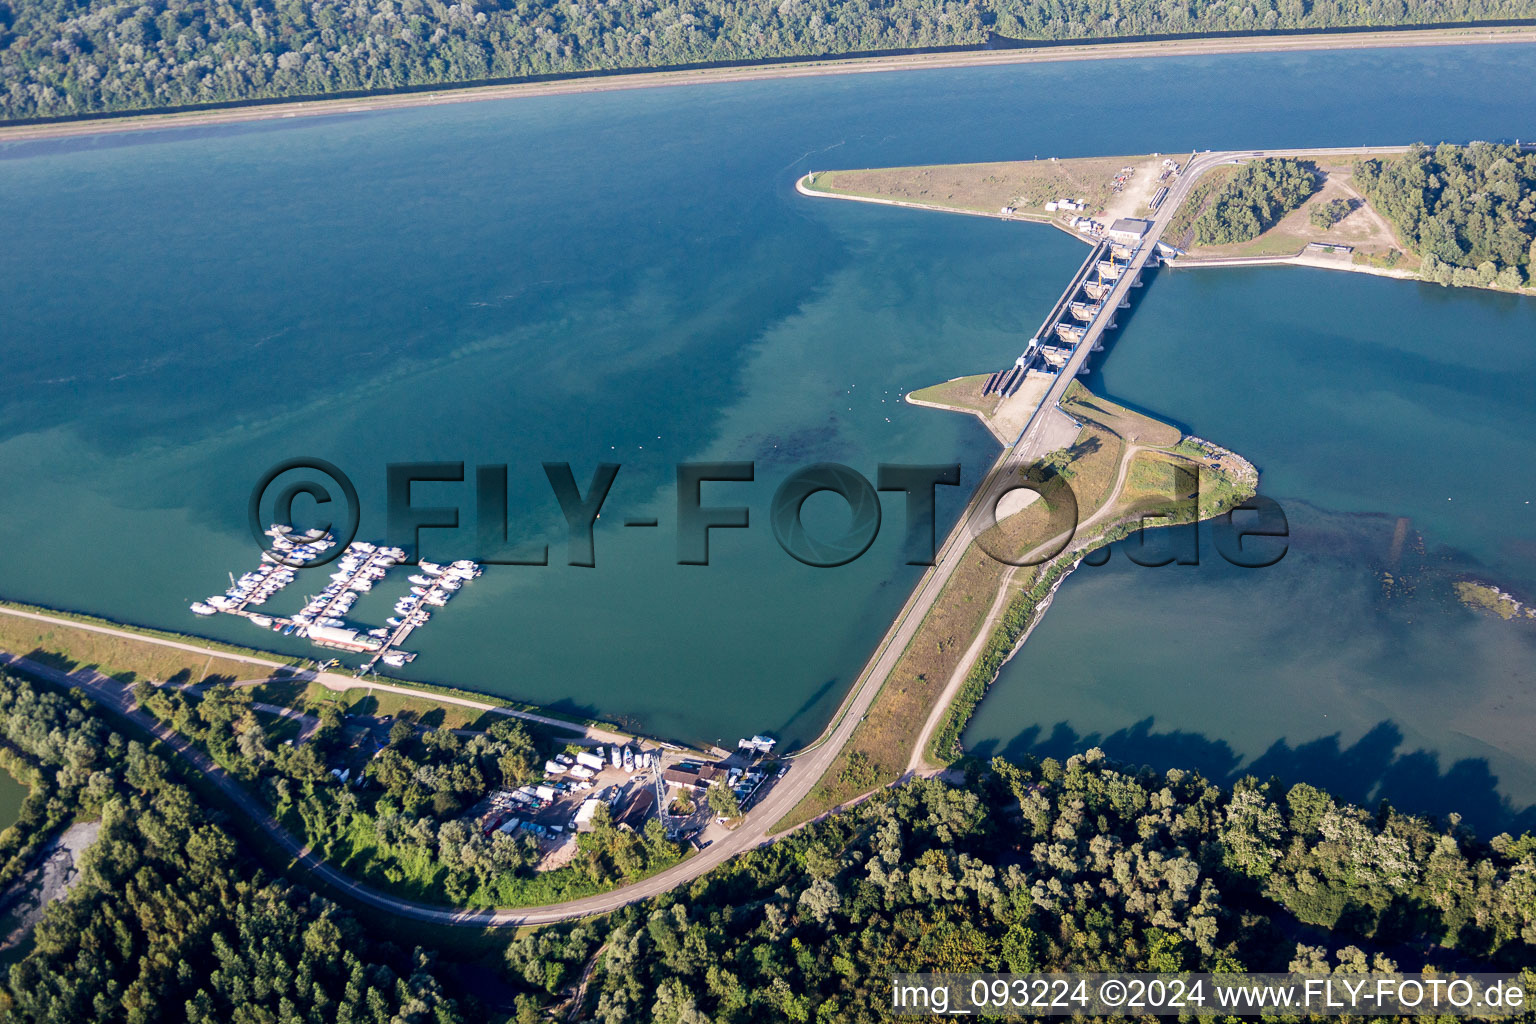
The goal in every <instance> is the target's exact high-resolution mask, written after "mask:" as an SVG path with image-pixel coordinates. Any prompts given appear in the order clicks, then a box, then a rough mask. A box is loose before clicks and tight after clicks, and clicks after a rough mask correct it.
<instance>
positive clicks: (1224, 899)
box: [0, 679, 1536, 1024]
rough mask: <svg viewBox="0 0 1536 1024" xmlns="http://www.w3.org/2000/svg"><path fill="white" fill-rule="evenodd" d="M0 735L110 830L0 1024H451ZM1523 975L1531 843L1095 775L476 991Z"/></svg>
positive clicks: (583, 994) (744, 995)
mask: <svg viewBox="0 0 1536 1024" xmlns="http://www.w3.org/2000/svg"><path fill="white" fill-rule="evenodd" d="M199 714H200V712H199ZM210 717H214V718H216V719H220V718H222V719H223V720H227V721H240V720H242V719H243V718H244V714H243V713H242V714H241V715H239V716H228V715H226V714H225V713H224V712H222V711H220V712H218V713H217V714H214V715H211V716H210ZM18 723H19V724H20V728H17V725H18ZM246 724H247V727H249V725H250V722H249V720H247V723H246ZM0 729H3V730H4V732H5V735H6V736H7V737H8V738H11V737H16V736H19V737H21V741H20V742H17V741H16V740H15V739H11V740H10V741H11V742H12V743H13V744H14V745H15V746H16V747H17V748H18V749H22V750H25V751H26V752H27V753H28V755H29V756H31V757H33V758H35V759H36V761H37V763H38V764H40V765H44V766H46V767H48V768H49V769H51V770H53V771H55V772H57V773H60V774H65V773H67V774H69V776H70V778H71V779H72V780H74V791H75V792H76V793H77V794H79V796H80V801H81V804H80V806H81V810H82V812H83V813H88V814H91V813H94V814H99V815H100V817H101V819H102V821H103V822H104V828H103V839H102V841H101V842H100V843H99V845H98V846H97V847H96V848H95V850H94V851H93V852H92V853H91V854H89V855H88V861H87V866H86V880H85V883H84V884H83V885H82V886H81V887H80V888H79V889H77V890H76V891H75V892H74V893H72V894H71V895H70V896H68V897H67V898H66V899H65V900H63V901H62V902H61V903H59V904H56V905H55V906H54V908H53V909H51V910H50V912H49V914H48V916H47V919H46V920H45V922H44V924H43V925H41V926H40V929H39V932H38V942H37V947H36V949H35V950H34V951H33V952H31V953H30V954H29V955H28V956H27V958H26V959H25V960H24V961H23V962H22V963H20V964H19V965H18V966H16V967H15V968H14V970H13V971H12V974H11V978H10V982H9V985H8V986H7V988H6V990H5V992H4V994H3V995H0V999H8V1000H12V1001H13V1002H12V1003H11V1004H10V1005H9V1006H8V1009H9V1016H7V1017H6V1019H8V1020H9V1019H16V1020H22V1021H32V1020H37V1021H44V1020H46V1021H61V1022H62V1021H75V1020H124V1021H158V1020H178V1021H179V1020H190V1021H194V1022H196V1024H204V1022H213V1021H242V1022H243V1021H253V1022H254V1021H263V1022H265V1021H274V1022H276V1021H282V1022H287V1021H301V1020H316V1021H318V1020H326V1021H338V1022H351V1021H380V1022H382V1021H402V1022H412V1024H414V1022H428V1021H434V1022H444V1024H447V1022H452V1021H455V1020H458V1019H461V1018H460V1011H459V1010H457V1009H456V1002H455V1001H454V1000H453V998H452V997H453V996H455V995H456V993H454V992H452V991H449V990H448V989H447V988H446V986H445V983H444V982H443V981H442V980H441V979H440V978H439V977H438V974H437V972H436V970H435V968H434V964H433V959H432V956H431V954H430V953H426V952H422V951H419V950H418V951H416V952H414V953H412V954H410V955H408V956H407V955H403V954H402V953H400V952H399V951H397V950H394V949H392V948H389V947H387V946H381V945H378V944H376V943H374V942H372V941H371V940H370V938H369V937H368V936H366V935H364V934H363V933H362V932H361V931H360V930H359V929H358V928H357V926H356V925H355V923H353V922H352V921H351V920H350V919H349V918H348V917H347V916H346V915H344V914H342V913H339V912H338V911H337V910H336V909H335V908H334V907H332V906H331V905H329V904H327V903H325V902H324V901H322V900H319V899H316V898H314V897H311V896H307V895H305V894H303V893H302V892H301V891H300V890H297V889H294V888H290V887H288V886H287V885H285V884H283V883H281V882H275V881H270V880H267V879H265V878H264V877H263V876H262V875H261V874H260V872H259V871H257V870H256V869H255V868H254V867H253V866H251V865H250V864H249V863H248V862H247V861H246V860H245V859H243V858H242V857H241V856H240V855H239V854H238V853H237V852H236V850H235V848H234V844H233V843H232V841H231V840H230V839H229V837H228V836H227V835H226V834H225V833H224V832H223V831H222V830H221V829H220V828H219V827H218V826H217V824H216V823H214V822H213V821H212V820H211V819H210V818H209V816H208V815H207V813H206V812H205V811H204V810H202V809H201V808H200V807H199V806H198V805H197V803H196V800H195V798H194V796H193V794H192V792H191V791H190V790H188V789H186V788H185V787H183V786H182V785H180V784H178V783H177V782H176V781H174V778H173V777H172V776H170V775H169V773H168V770H167V766H166V765H165V764H164V763H162V762H161V761H159V760H158V759H157V758H156V757H155V756H154V755H153V754H151V753H150V752H148V751H147V750H145V749H144V748H142V747H141V746H139V745H138V744H136V743H127V742H124V740H123V739H122V738H121V737H120V736H118V735H116V734H114V733H112V732H111V731H110V730H108V729H107V728H106V727H105V725H104V724H103V723H102V722H101V721H100V720H99V719H97V718H96V717H95V716H94V715H93V714H91V713H90V711H89V708H88V707H87V706H86V705H85V702H84V700H83V698H80V697H77V696H73V695H59V694H56V693H52V692H50V691H45V690H41V689H38V688H34V687H32V686H31V685H29V684H26V683H21V682H17V681H15V680H10V679H0ZM238 746H239V741H238V740H236V741H235V746H234V747H232V748H226V752H227V750H229V749H234V750H238ZM300 749H302V748H300ZM417 753H418V754H419V753H420V752H419V751H418V752H417ZM1533 956H1536V838H1533V837H1531V836H1528V835H1527V836H1523V837H1520V838H1514V837H1511V836H1508V835H1501V836H1497V837H1494V838H1493V839H1492V840H1490V841H1487V842H1482V841H1479V840H1478V839H1476V838H1475V837H1473V836H1472V835H1470V834H1469V833H1468V832H1467V831H1466V830H1465V829H1462V828H1460V827H1459V825H1458V823H1457V819H1456V818H1455V816H1454V815H1453V816H1451V818H1450V821H1449V824H1448V825H1446V824H1440V823H1435V822H1431V821H1427V820H1425V819H1422V818H1417V817H1412V816H1407V815H1402V814H1399V813H1397V812H1396V811H1394V810H1392V809H1391V808H1390V807H1388V806H1386V805H1383V806H1381V807H1380V808H1378V809H1377V810H1374V811H1370V810H1365V809H1362V808H1359V807H1355V806H1351V805H1348V804H1342V803H1339V802H1338V801H1335V800H1334V799H1332V798H1331V797H1330V796H1329V795H1328V794H1327V793H1325V792H1322V791H1320V790H1318V789H1315V788H1313V787H1311V786H1307V785H1297V786H1292V787H1289V788H1287V787H1285V786H1283V785H1281V784H1279V783H1277V782H1275V781H1270V782H1267V783H1261V782H1259V781H1257V780H1253V779H1248V780H1244V781H1243V782H1241V783H1239V784H1238V785H1237V786H1236V787H1234V788H1233V789H1223V788H1221V787H1218V786H1214V785H1212V784H1210V783H1209V782H1207V781H1205V780H1204V779H1203V778H1201V777H1200V776H1199V775H1198V774H1195V773H1190V772H1182V771H1177V770H1173V771H1167V772H1154V771H1152V770H1150V769H1146V768H1142V769H1132V768H1128V767H1126V766H1122V765H1117V764H1115V763H1113V762H1111V761H1110V760H1108V759H1107V758H1105V757H1104V756H1103V754H1102V753H1101V752H1099V751H1097V750H1092V751H1089V752H1087V753H1086V754H1083V755H1078V756H1075V757H1073V758H1071V759H1069V760H1068V761H1067V762H1066V763H1065V764H1061V763H1058V762H1056V761H1054V760H1050V759H1046V760H1043V761H1033V760H1031V761H1029V762H1027V763H1024V764H1019V765H1015V764H1011V763H1008V762H1005V761H1003V760H1000V759H999V760H995V761H993V762H992V763H991V765H990V766H983V765H979V764H972V765H970V776H969V778H968V781H967V782H966V783H965V784H964V785H949V784H946V783H942V782H938V781H934V780H925V779H917V780H914V781H912V782H909V783H907V784H904V785H902V786H899V787H895V788H892V789H886V790H882V791H880V792H879V793H877V794H876V795H875V796H874V797H873V798H871V799H870V800H868V801H866V802H864V803H863V804H860V805H859V806H857V807H855V808H853V809H851V810H848V811H846V812H843V813H840V814H837V815H834V816H832V817H830V818H828V819H826V820H824V821H822V822H818V823H816V824H813V825H810V826H807V827H806V828H803V829H800V830H798V831H797V832H795V833H794V834H792V835H791V836H789V837H787V838H786V839H783V840H780V841H778V842H775V843H772V844H770V845H767V846H763V847H759V848H757V849H754V850H752V851H750V852H748V853H746V854H743V855H741V856H738V857H736V858H733V859H732V860H730V861H728V862H727V863H725V864H723V865H721V866H720V867H718V868H716V869H714V870H712V871H710V872H708V873H707V874H705V875H703V876H701V877H699V878H698V879H696V880H694V881H693V882H692V883H691V884H690V885H687V886H684V887H681V888H679V889H676V890H674V891H672V892H670V893H668V894H665V895H663V896H661V897H658V898H657V899H655V900H651V901H648V902H646V903H643V904H640V905H637V906H634V907H630V908H626V909H623V910H621V911H618V912H616V913H615V914H613V915H611V916H609V917H607V918H595V919H588V920H583V921H578V922H572V923H570V924H566V925H560V926H553V927H548V928H541V929H538V930H534V931H531V932H528V933H524V934H518V935H510V934H509V935H508V936H507V937H506V939H505V942H504V944H498V945H497V947H496V948H495V950H494V951H493V953H492V954H491V959H490V960H488V961H487V962H486V963H485V964H484V966H494V967H495V969H497V970H499V971H500V972H501V973H502V975H503V977H504V979H505V980H506V981H508V982H510V983H511V984H513V985H515V986H516V988H517V989H518V990H519V992H520V994H519V995H518V996H517V997H516V1000H517V1006H516V1008H515V1011H514V1014H515V1019H516V1020H517V1021H518V1022H519V1024H523V1022H534V1021H542V1020H547V1019H549V1017H548V1013H549V1011H551V1010H552V1009H555V1008H556V1005H557V1004H559V1017H560V1019H568V1020H584V1021H598V1022H603V1024H609V1022H621V1021H622V1022H647V1021H649V1022H657V1024H747V1022H759V1021H762V1022H770V1021H771V1022H779V1021H795V1022H809V1021H836V1022H839V1024H843V1022H851V1024H859V1022H866V1021H877V1020H883V1019H886V1014H885V1012H884V1007H886V1006H887V1005H888V1001H889V983H890V977H891V974H892V973H894V972H902V971H973V970H974V971H1013V972H1030V971H1037V970H1121V971H1124V970H1146V971H1158V972H1174V971H1180V970H1218V971H1226V970H1233V971H1235V970H1245V969H1246V970H1255V971H1285V970H1302V971H1321V972H1330V971H1331V972H1336V973H1343V972H1357V971H1364V970H1393V969H1400V970H1403V971H1410V972H1416V971H1419V970H1422V969H1426V968H1431V967H1433V968H1445V967H1448V966H1453V965H1454V966H1458V967H1461V968H1465V967H1467V966H1470V965H1480V966H1483V967H1485V968H1486V969H1489V970H1522V969H1523V970H1527V971H1529V969H1530V967H1531V965H1532V964H1533V963H1536V959H1533ZM1528 977H1529V978H1530V980H1531V981H1533V982H1536V977H1531V976H1530V975H1529V974H1528ZM578 993H580V999H579V1003H580V1005H579V1006H575V1005H573V1004H572V1001H573V1000H574V999H576V998H577V994H578ZM509 1009H512V1008H510V1007H509ZM1130 1019H1134V1018H1130Z"/></svg>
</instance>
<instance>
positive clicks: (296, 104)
mask: <svg viewBox="0 0 1536 1024" xmlns="http://www.w3.org/2000/svg"><path fill="white" fill-rule="evenodd" d="M1533 41H1536V27H1528V26H1503V27H1488V28H1469V27H1458V28H1412V29H1397V30H1390V29H1389V30H1382V31H1374V32H1335V33H1310V34H1295V35H1272V36H1241V37H1233V38H1220V39H1171V40H1156V41H1142V42H1087V43H1082V44H1051V45H1041V46H1035V47H1028V46H1026V47H1021V48H1019V49H1007V50H965V51H957V52H945V53H925V54H909V55H900V56H882V57H857V56H854V57H835V58H827V59H824V60H812V61H805V62H796V63H793V64H775V65H745V66H733V67H720V68H700V69H691V70H680V71H666V70H661V71H640V72H618V73H613V74H603V75H591V76H587V77H582V78H570V79H559V80H555V81H546V82H516V83H509V84H502V85H457V86H455V85H445V86H443V87H441V88H440V89H433V90H429V91H421V92H414V93H386V94H378V95H365V96H351V97H344V98H343V97H339V98H333V99H327V98H324V97H315V98H308V99H294V100H288V101H269V102H261V103H252V104H249V105H244V106H231V107H221V108H218V109H201V108H197V109H185V110H171V111H160V112H152V113H143V114H123V115H118V116H107V117H98V118H90V119H83V120H79V121H67V122H54V123H46V124H43V123H25V122H23V123H18V124H12V125H6V126H0V143H3V142H22V141H28V140H36V139H56V138H69V137H72V136H82V135H97V134H109V133H111V134H115V133H120V132H137V131H152V130H157V129H165V128H178V127H189V126H211V125H231V124H243V123H250V122H256V121H268V120H276V119H281V118H300V117H304V118H308V117H328V116H341V115H348V114H363V113H374V112H378V111H382V110H393V109H402V108H409V107H431V106H439V105H442V104H445V103H469V102H476V101H481V100H498V99H516V98H522V97H533V96H554V95H568V94H577V93H594V92H612V91H618V90H627V89H649V88H659V87H663V86H677V85H703V84H710V83H728V82H754V81H763V80H770V79H788V78H807V77H815V76H821V75H840V74H869V73H875V72H882V71H912V70H925V69H946V68H962V67H997V66H1008V65H1015V64H1044V63H1061V62H1067V61H1084V60H1124V59H1144V58H1155V57H1183V56H1192V55H1213V56H1214V55H1228V54H1242V53H1287V52H1304V51H1315V50H1355V49H1377V48H1382V47H1423V46H1465V45H1487V44H1497V43H1523V42H1533Z"/></svg>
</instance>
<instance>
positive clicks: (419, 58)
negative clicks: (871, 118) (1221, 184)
mask: <svg viewBox="0 0 1536 1024" xmlns="http://www.w3.org/2000/svg"><path fill="white" fill-rule="evenodd" d="M1532 17H1536V0H1314V2H1311V3H1305V2H1302V0H1247V2H1244V3H1242V4H1167V3H1160V2H1156V0H1085V2H1076V3H1066V2H1063V0H971V2H962V0H794V2H781V0H645V2H635V3H622V4H618V3H586V2H582V0H345V2H343V0H316V2H314V3H293V2H288V0H276V2H269V0H233V2H231V3H217V4H215V3H209V2H207V0H145V2H139V0H134V2H131V3H130V2H124V0H0V120H14V119H28V118H38V117H57V116H68V115H78V114H84V113H93V112H102V111H117V110H138V109H145V108H163V107H184V106H193V105H198V104H206V103H214V102H227V101H241V100H252V99H265V98H277V97H290V96H318V95H322V94H326V93H334V92H358V91H381V90H382V91H387V90H395V89H401V88H404V87H409V86H430V85H439V84H448V83H463V82H478V81H487V80H497V79H508V78H518V77H526V76H530V75H558V74H571V73H577V72H584V71H594V70H605V69H616V68H651V67H666V66H671V65H679V64H697V63H716V62H720V63H730V62H745V61H755V60H764V59H776V58H777V59H782V58H792V57H805V56H816V55H826V54H846V53H858V52H867V51H878V50H914V49H922V48H930V47H975V46H982V45H986V44H987V43H988V42H989V40H992V39H994V37H1003V38H1005V39H1018V40H1052V39H1079V38H1113V37H1117V36H1128V35H1167V34H1174V33H1206V32H1267V31H1276V30H1286V29H1322V28H1339V27H1345V26H1390V25H1430V24H1444V23H1450V22H1465V21H1481V20H1507V19H1516V18H1532Z"/></svg>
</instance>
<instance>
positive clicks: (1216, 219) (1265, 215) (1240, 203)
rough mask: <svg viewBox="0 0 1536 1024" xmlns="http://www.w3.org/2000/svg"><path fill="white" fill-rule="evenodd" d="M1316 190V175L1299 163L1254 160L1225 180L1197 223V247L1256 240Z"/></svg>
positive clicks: (1294, 161) (1292, 161) (1295, 161)
mask: <svg viewBox="0 0 1536 1024" xmlns="http://www.w3.org/2000/svg"><path fill="white" fill-rule="evenodd" d="M1316 191H1317V175H1316V173H1315V172H1314V171H1313V170H1312V168H1310V167H1308V166H1307V165H1306V164H1304V163H1302V162H1301V161H1299V160H1279V159H1271V160H1254V161H1252V162H1251V163H1246V164H1243V165H1242V166H1241V167H1239V168H1237V169H1236V170H1235V171H1233V172H1232V173H1231V175H1230V176H1229V177H1227V178H1226V179H1225V180H1223V181H1222V182H1221V183H1220V185H1219V186H1218V187H1217V188H1216V189H1215V191H1214V192H1213V194H1212V196H1211V201H1210V203H1209V205H1207V206H1206V208H1205V210H1204V211H1203V212H1202V213H1201V214H1200V216H1199V217H1198V218H1197V219H1196V220H1195V244H1196V245H1228V244H1230V243H1232V242H1246V241H1248V240H1250V239H1253V238H1257V237H1258V236H1259V235H1260V234H1261V233H1262V232H1264V231H1266V230H1268V229H1269V228H1271V227H1273V226H1274V225H1275V222H1276V221H1278V220H1279V219H1280V218H1281V217H1284V216H1285V215H1286V214H1287V213H1290V212H1291V211H1292V210H1294V209H1296V208H1297V207H1298V206H1300V205H1301V204H1302V203H1304V202H1306V201H1307V199H1308V197H1310V196H1311V195H1312V193H1314V192H1316Z"/></svg>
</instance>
